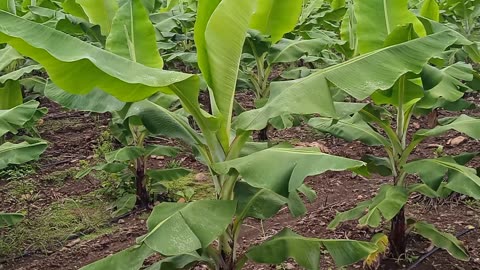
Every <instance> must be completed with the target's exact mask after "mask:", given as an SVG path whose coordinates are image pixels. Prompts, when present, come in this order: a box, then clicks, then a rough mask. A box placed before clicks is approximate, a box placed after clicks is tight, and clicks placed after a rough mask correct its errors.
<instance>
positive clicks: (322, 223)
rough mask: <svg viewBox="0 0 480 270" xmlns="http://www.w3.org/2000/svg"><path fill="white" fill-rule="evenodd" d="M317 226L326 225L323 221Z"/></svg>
mask: <svg viewBox="0 0 480 270" xmlns="http://www.w3.org/2000/svg"><path fill="white" fill-rule="evenodd" d="M319 224H320V226H325V225H327V223H325V222H323V221H322V222H320V223H319Z"/></svg>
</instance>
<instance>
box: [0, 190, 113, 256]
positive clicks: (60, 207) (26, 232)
mask: <svg viewBox="0 0 480 270" xmlns="http://www.w3.org/2000/svg"><path fill="white" fill-rule="evenodd" d="M108 205H109V204H108V202H105V201H102V200H100V199H98V198H96V197H95V196H93V195H86V196H84V197H80V198H69V199H66V200H64V201H61V202H55V203H52V204H51V205H50V206H49V207H47V208H46V209H44V211H43V212H42V213H40V214H38V215H36V216H33V217H28V216H27V217H26V218H25V219H24V220H23V221H22V222H21V223H20V224H18V225H17V226H15V227H13V228H10V229H4V230H0V257H4V258H12V257H16V256H19V255H21V254H23V253H24V252H34V251H41V252H47V251H48V250H50V249H52V248H58V247H61V246H63V244H64V243H65V242H66V241H67V238H68V237H69V236H70V235H72V234H74V233H78V232H82V231H86V230H90V229H94V230H97V229H98V228H101V227H102V226H103V225H105V224H106V223H107V222H108V220H109V218H110V215H109V212H108V210H107V208H108Z"/></svg>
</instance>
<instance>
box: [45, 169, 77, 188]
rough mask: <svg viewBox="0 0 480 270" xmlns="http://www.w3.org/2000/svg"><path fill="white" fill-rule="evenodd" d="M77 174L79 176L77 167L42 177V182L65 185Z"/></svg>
mask: <svg viewBox="0 0 480 270" xmlns="http://www.w3.org/2000/svg"><path fill="white" fill-rule="evenodd" d="M75 174H77V169H76V168H75V167H71V168H68V169H66V170H63V171H54V172H52V173H49V174H47V175H45V176H42V178H41V180H42V181H45V182H48V183H51V184H56V185H60V184H63V183H65V182H66V181H67V180H68V179H73V178H74V177H75Z"/></svg>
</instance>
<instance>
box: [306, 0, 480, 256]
mask: <svg viewBox="0 0 480 270" xmlns="http://www.w3.org/2000/svg"><path fill="white" fill-rule="evenodd" d="M407 2H408V1H407V0H405V1H390V2H384V1H355V3H354V8H355V13H354V15H355V18H356V22H357V26H356V33H354V34H355V35H354V36H355V37H356V40H355V44H356V46H357V47H356V48H355V51H356V52H358V53H360V54H361V55H363V56H365V55H370V54H371V53H372V51H374V50H375V49H377V48H378V47H382V46H388V45H390V44H398V45H396V46H408V44H412V43H414V42H416V41H418V40H421V39H422V38H419V36H423V35H425V34H426V33H428V31H427V30H426V29H425V27H424V25H423V24H422V23H421V22H420V20H419V19H417V18H416V17H415V15H414V14H413V13H411V12H410V11H409V10H408V8H407ZM380 8H381V9H384V10H385V11H393V10H395V12H394V13H393V14H392V13H388V12H385V13H382V14H391V15H392V16H390V17H389V16H385V17H377V16H373V14H377V13H378V12H379V11H378V10H379V9H380ZM372 18H376V20H377V21H373V20H372ZM429 25H430V24H426V25H425V26H429ZM434 35H435V34H433V35H429V36H434ZM452 35H454V36H457V37H458V39H457V42H456V44H455V45H454V46H453V47H462V46H465V45H469V44H471V42H468V41H466V40H465V39H464V38H463V37H462V36H461V35H460V34H459V33H456V32H453V33H452ZM444 49H447V48H446V47H444ZM441 55H442V52H441V51H438V52H437V55H436V58H437V59H436V60H432V61H431V62H430V63H426V65H424V66H423V67H421V68H420V69H418V70H416V71H413V72H410V73H407V74H403V75H401V76H399V77H398V78H396V80H395V83H394V84H393V85H391V87H389V88H387V89H384V90H378V91H375V92H370V93H365V92H364V93H363V94H362V95H363V97H362V98H360V99H364V98H366V97H367V96H368V97H370V98H371V99H370V100H371V101H370V102H368V103H363V104H364V105H365V106H364V107H363V108H362V109H361V110H360V111H358V112H356V113H354V114H351V115H349V116H347V117H345V118H342V119H332V118H328V117H318V118H314V119H311V120H310V121H309V125H311V126H312V127H314V128H315V129H318V130H320V131H322V132H326V133H329V134H332V135H334V136H337V137H339V138H343V139H345V140H347V141H360V142H362V143H364V144H366V145H368V146H381V147H383V148H384V150H385V153H386V154H387V155H386V156H380V157H378V156H365V157H364V161H365V162H367V164H368V165H367V167H368V168H369V170H370V171H371V172H374V173H379V174H381V175H382V176H385V177H387V176H390V177H391V180H392V181H391V182H392V183H391V184H384V185H382V186H381V187H380V190H379V192H378V194H377V195H376V196H375V197H374V198H373V199H371V200H368V201H365V202H362V203H360V204H358V205H357V206H356V207H355V208H353V209H351V210H348V211H346V212H342V213H338V214H337V216H336V217H335V219H334V220H333V221H332V222H331V223H330V225H329V227H330V228H331V229H335V228H336V227H337V226H338V225H339V224H340V223H342V222H344V221H347V220H357V219H358V222H359V225H361V226H369V227H374V228H375V227H378V226H380V225H381V222H382V220H384V221H386V222H390V223H391V230H390V232H389V237H388V239H389V245H390V252H391V255H392V256H394V257H397V258H398V257H400V256H401V255H404V254H405V252H406V244H407V234H406V233H407V231H413V232H415V233H417V234H419V235H421V236H423V237H425V238H427V239H429V240H431V241H432V243H433V244H434V245H437V246H438V247H440V248H443V249H446V250H447V252H449V253H450V254H451V255H452V256H453V257H455V258H457V259H460V260H468V258H469V257H468V253H467V251H466V249H465V248H464V247H463V246H462V244H461V242H460V241H459V240H457V239H456V238H455V237H454V236H453V235H451V234H448V233H444V232H440V231H438V230H437V229H436V228H435V227H434V226H433V225H431V224H428V223H425V222H423V221H417V220H415V219H414V217H412V218H409V219H408V220H407V219H406V216H405V207H406V204H407V201H408V198H409V196H410V195H411V194H412V193H421V194H423V195H425V196H428V197H432V198H438V197H443V196H445V195H446V194H447V195H448V194H450V193H451V192H459V193H462V194H466V195H468V196H471V197H473V198H475V199H479V198H480V178H479V177H478V176H477V174H476V172H475V170H474V169H472V168H469V167H466V166H465V164H466V163H467V162H468V161H469V160H470V159H472V158H473V157H474V155H473V154H466V155H462V156H457V157H447V156H441V157H437V158H434V159H420V160H411V154H412V153H413V151H414V150H415V148H416V147H417V146H418V145H419V144H420V143H421V142H422V141H423V140H425V139H426V138H428V137H432V136H438V135H441V134H444V133H445V132H447V131H449V130H456V131H458V132H462V133H464V134H466V135H468V136H470V137H472V138H474V139H477V140H478V139H479V138H480V137H479V136H480V129H479V128H478V125H479V124H480V119H476V118H473V117H469V116H467V115H461V116H459V117H452V118H446V119H441V120H439V125H438V126H437V127H435V128H433V129H422V130H418V131H416V132H414V133H413V134H411V133H409V127H410V126H411V121H412V117H413V116H414V115H416V114H421V113H428V112H430V111H432V110H434V109H436V108H439V107H440V108H445V109H454V110H461V109H465V108H466V107H468V106H469V105H467V106H466V104H465V103H464V102H463V101H462V100H461V98H462V96H463V94H464V92H465V91H467V90H469V87H468V86H467V85H466V84H465V83H464V82H465V81H470V80H472V79H473V74H474V72H473V70H472V67H471V66H470V65H468V64H465V63H456V64H453V65H450V66H448V59H441V57H440V56H441ZM359 57H362V56H359ZM410 57H417V55H411V56H410ZM439 58H440V59H441V60H442V61H438V60H439ZM354 59H355V58H354ZM407 61H409V62H411V58H410V59H408V60H407ZM433 63H437V64H439V63H440V64H442V63H443V64H447V66H435V65H434V64H433ZM354 97H356V98H358V97H359V96H358V95H357V96H354ZM389 108H393V112H391V111H392V110H389ZM410 135H411V137H410ZM409 138H412V139H409ZM409 175H412V176H415V175H417V176H418V177H419V178H420V180H421V181H422V182H421V183H414V184H412V183H410V181H407V177H408V176H409Z"/></svg>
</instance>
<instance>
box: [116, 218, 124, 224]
mask: <svg viewBox="0 0 480 270" xmlns="http://www.w3.org/2000/svg"><path fill="white" fill-rule="evenodd" d="M117 223H118V224H124V223H125V220H124V219H119V220H118V221H117Z"/></svg>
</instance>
